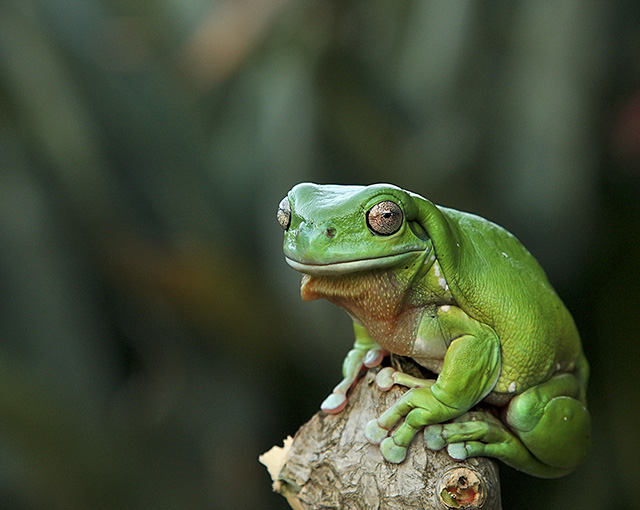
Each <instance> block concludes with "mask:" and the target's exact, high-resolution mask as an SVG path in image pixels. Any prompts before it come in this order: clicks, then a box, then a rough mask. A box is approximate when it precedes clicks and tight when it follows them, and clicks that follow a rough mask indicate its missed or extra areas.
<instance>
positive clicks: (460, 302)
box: [278, 183, 591, 477]
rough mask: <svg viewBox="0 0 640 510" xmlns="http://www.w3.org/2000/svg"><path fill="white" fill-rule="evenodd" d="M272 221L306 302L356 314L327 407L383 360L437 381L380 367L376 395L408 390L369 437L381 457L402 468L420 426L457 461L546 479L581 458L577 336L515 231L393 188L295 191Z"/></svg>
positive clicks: (582, 378)
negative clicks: (393, 358)
mask: <svg viewBox="0 0 640 510" xmlns="http://www.w3.org/2000/svg"><path fill="white" fill-rule="evenodd" d="M278 221H279V223H280V225H282V227H283V228H284V231H285V234H284V255H285V258H286V261H287V263H288V264H289V265H290V266H291V267H293V268H294V269H296V270H297V271H300V272H301V273H304V277H303V279H302V288H301V293H302V298H303V299H304V300H312V299H317V298H325V299H327V300H329V301H330V302H332V303H335V304H336V305H338V306H340V307H342V308H344V309H345V310H346V311H347V312H348V313H349V315H350V316H351V317H352V319H353V328H354V331H355V344H354V346H353V349H352V350H351V351H350V352H349V353H348V354H347V356H346V358H345V360H344V364H343V377H344V378H343V380H342V381H341V382H340V383H339V384H338V385H337V386H336V387H335V389H334V390H333V393H332V394H331V395H329V397H327V399H326V400H325V401H324V402H323V404H322V409H323V410H324V411H326V412H328V413H338V412H340V411H341V410H342V409H343V408H344V406H345V405H346V403H347V396H346V395H347V392H348V390H349V388H350V387H351V386H352V385H353V384H354V382H355V381H356V379H357V378H358V376H359V374H360V372H361V370H363V369H366V368H368V367H374V366H377V365H379V364H380V363H381V361H382V360H383V358H384V356H385V355H387V354H388V353H390V352H391V353H395V354H398V355H402V356H409V357H411V358H413V359H414V360H415V361H416V362H417V363H419V364H420V365H421V366H423V367H425V368H426V369H428V370H429V371H431V372H433V374H434V375H436V378H435V379H419V378H415V377H412V376H409V375H408V374H403V373H402V372H398V371H395V370H393V369H392V368H391V367H387V368H383V369H382V370H381V371H380V372H379V373H378V376H377V383H378V386H379V387H380V388H381V389H382V390H385V389H389V388H390V387H391V386H393V385H394V384H399V385H403V386H407V387H409V388H411V389H410V390H409V391H407V392H406V393H405V394H404V395H403V396H402V397H401V398H400V399H399V400H398V401H397V402H396V403H395V404H394V405H393V406H391V408H389V409H388V410H386V411H385V412H384V413H383V414H382V415H380V417H378V418H377V419H376V420H372V421H371V422H369V424H368V425H367V427H366V430H365V431H364V434H365V436H366V437H367V439H368V440H369V441H370V442H371V443H373V444H379V445H380V450H381V452H382V455H383V456H384V458H385V459H386V460H387V461H389V462H395V463H399V462H402V461H403V460H404V458H405V456H406V452H407V446H408V445H409V444H410V443H411V441H412V439H413V438H414V436H415V435H416V434H417V433H418V432H419V431H420V430H422V429H423V428H424V435H425V440H426V444H427V446H428V447H429V448H431V449H434V450H439V449H442V448H444V447H446V448H447V451H448V453H449V455H450V456H451V457H452V458H454V459H458V460H463V459H466V458H468V457H474V456H488V457H496V458H498V459H501V460H502V461H503V462H505V463H506V464H508V465H510V466H512V467H514V468H516V469H519V470H521V471H524V472H526V473H529V474H531V475H535V476H540V477H557V476H562V475H565V474H567V473H569V472H570V471H571V470H572V469H574V468H575V466H577V465H578V464H579V463H580V462H582V461H583V460H584V459H585V457H586V455H587V451H588V449H589V442H590V429H591V423H590V422H591V420H590V416H589V412H588V411H587V409H586V407H585V404H586V394H585V393H586V386H587V378H588V373H589V367H588V364H587V361H586V359H585V357H584V354H583V351H582V347H581V343H580V337H579V335H578V331H577V329H576V325H575V323H574V321H573V319H572V317H571V315H570V314H569V312H568V310H567V308H566V307H565V305H564V304H563V302H562V301H561V300H560V298H559V297H558V295H557V294H556V292H555V291H554V289H553V288H552V287H551V285H550V283H549V281H548V279H547V277H546V275H545V273H544V271H543V270H542V268H541V267H540V265H539V264H538V262H536V260H535V259H534V258H533V256H532V255H531V254H530V253H529V252H528V251H527V250H526V249H525V248H524V247H523V246H522V244H520V242H519V241H518V240H517V239H516V238H515V237H514V236H513V235H512V234H510V233H509V232H507V231H506V230H505V229H503V228H502V227H499V226H498V225H496V224H494V223H491V222H490V221H488V220H486V219H484V218H480V217H478V216H475V215H472V214H468V213H464V212H460V211H456V210H454V209H448V208H445V207H440V206H437V205H434V204H433V203H431V202H430V201H429V200H427V199H425V198H423V197H421V196H419V195H417V194H415V193H411V192H408V191H404V190H402V189H400V188H398V187H396V186H392V185H388V184H375V185H372V186H337V185H317V184H310V183H303V184H298V185H297V186H295V187H294V188H293V189H292V190H291V191H290V192H289V193H288V195H287V197H286V198H284V199H283V200H282V201H281V202H280V206H279V208H278ZM477 404H482V405H480V406H479V407H477V408H475V409H474V406H476V405H477ZM484 404H487V405H484Z"/></svg>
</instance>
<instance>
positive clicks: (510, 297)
mask: <svg viewBox="0 0 640 510" xmlns="http://www.w3.org/2000/svg"><path fill="white" fill-rule="evenodd" d="M439 209H440V211H441V212H442V214H443V215H444V217H445V218H446V221H447V222H448V223H449V227H450V228H451V231H452V233H453V234H454V235H453V236H451V241H452V242H450V243H449V245H448V246H445V247H443V248H442V250H441V252H442V253H439V252H438V243H437V240H434V244H435V247H436V248H435V249H436V255H437V257H438V260H440V263H441V265H442V268H443V272H444V274H445V278H446V279H447V281H448V282H449V286H450V288H451V290H452V292H453V295H454V298H455V299H456V301H457V302H458V304H459V306H461V307H462V308H463V309H464V310H465V311H466V312H467V313H468V314H469V315H471V316H472V317H474V318H476V319H478V320H480V321H482V322H483V323H485V324H487V325H489V326H491V327H492V328H493V329H494V330H495V331H496V333H497V334H498V336H499V338H500V342H501V345H502V375H501V377H500V380H499V381H498V385H497V386H496V391H498V392H507V391H509V392H513V391H514V388H515V391H517V392H520V391H523V390H524V389H526V388H527V387H530V386H531V385H534V384H537V383H539V382H541V381H544V380H546V379H548V378H549V377H551V375H553V374H554V373H556V372H558V371H574V370H576V365H581V364H582V363H583V362H584V356H583V354H582V347H581V344H580V337H579V334H578V331H577V328H576V326H575V323H574V321H573V318H572V317H571V314H570V313H569V311H568V310H567V308H566V306H565V305H564V303H563V302H562V301H561V299H560V298H559V297H558V295H557V294H556V292H555V290H554V289H553V287H552V286H551V284H550V283H549V280H548V278H547V276H546V274H545V272H544V270H543V269H542V267H541V266H540V264H539V263H538V262H537V261H536V260H535V258H534V257H533V256H532V255H531V253H529V251H528V250H527V249H526V248H525V247H524V246H523V245H522V244H521V243H520V241H518V239H517V238H516V237H515V236H514V235H513V234H511V233H510V232H508V231H507V230H505V229H504V228H502V227H500V226H499V225H496V224H495V223H492V222H490V221H488V220H486V219H484V218H481V217H479V216H475V215H473V214H469V213H464V212H461V211H457V210H455V209H448V208H444V207H439ZM442 259H445V260H442ZM514 383H515V386H514Z"/></svg>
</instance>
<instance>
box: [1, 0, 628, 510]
mask: <svg viewBox="0 0 640 510" xmlns="http://www.w3.org/2000/svg"><path fill="white" fill-rule="evenodd" d="M301 181H317V182H327V183H372V182H379V181H383V182H385V181H386V182H393V183H395V184H397V185H399V186H401V187H404V188H407V189H410V190H412V191H415V192H418V193H420V194H423V195H425V196H427V197H429V198H431V199H432V200H433V201H435V202H436V203H440V204H443V205H447V206H451V207H455V208H458V209H463V210H468V211H472V212H475V213H478V214H481V215H483V216H486V217H488V218H490V219H492V220H494V221H496V222H498V223H500V224H502V225H504V226H505V227H507V228H508V229H509V230H511V231H512V232H514V233H515V234H516V235H517V236H518V237H519V238H520V239H521V240H522V241H523V243H524V244H525V245H526V246H527V247H528V248H529V249H530V250H531V251H532V252H533V253H534V255H536V256H537V257H538V258H539V260H540V261H541V262H542V264H543V266H544V267H545V268H546V269H547V271H548V273H549V277H550V279H551V281H552V282H553V283H554V285H555V286H556V288H557V290H558V291H559V293H560V295H561V296H562V297H563V298H564V299H565V301H566V302H567V304H568V306H569V308H570V309H571V310H572V312H573V313H574V316H575V318H576V321H577V323H578V325H579V328H580V330H581V332H582V335H583V342H584V348H585V351H586V353H587V356H588V358H589V360H590V362H591V365H592V379H591V384H590V389H589V390H590V393H589V395H590V408H591V410H592V414H593V421H594V448H593V452H592V455H591V457H590V459H589V460H588V462H587V463H586V464H584V465H583V466H581V467H580V468H579V469H577V470H576V472H575V473H574V474H572V475H571V476H569V477H567V478H564V479H561V480H552V481H547V480H537V479H533V478H530V477H527V476H524V475H520V474H519V473H516V472H514V471H512V470H510V469H508V468H506V467H504V466H502V468H501V472H502V486H503V501H504V507H505V509H507V508H519V509H520V510H523V509H533V508H535V509H539V508H545V509H568V508H576V509H577V508H580V509H584V508H594V509H618V508H638V506H637V497H635V496H634V494H635V483H637V482H636V477H637V475H638V474H640V460H639V455H640V448H639V443H640V441H639V439H638V429H639V425H640V406H639V400H640V392H639V391H638V386H639V385H638V382H637V379H638V366H639V364H640V363H639V362H640V359H639V358H640V356H639V354H640V346H639V342H638V330H639V329H640V312H639V304H640V303H639V301H640V299H639V293H638V282H639V279H640V278H639V276H640V274H639V273H640V270H639V267H640V245H639V244H638V231H639V227H640V200H639V199H640V195H639V190H640V10H638V9H637V4H636V3H634V2H618V1H613V2H607V3H605V2H589V1H579V0H574V1H563V2H503V1H498V2H491V3H489V2H472V1H457V2H432V1H421V0H400V1H395V2H389V1H386V2H385V1H379V0H369V1H353V2H343V1H338V0H335V1H327V0H318V1H313V2H309V1H297V2H295V1H286V0H235V1H231V0H228V1H216V0H126V1H125V0H102V1H99V0H2V1H1V2H0V285H1V287H0V301H1V306H0V334H1V343H0V508H2V509H20V510H22V509H65V510H66V509H72V510H73V509H102V508H104V509H129V508H131V509H152V508H153V509H165V508H166V509H205V508H206V509H209V508H210V509H235V508H238V509H247V508H253V509H266V510H269V509H285V508H288V507H287V505H286V503H285V500H284V499H283V498H281V497H280V496H277V495H275V494H272V493H271V491H270V480H269V477H268V475H267V472H266V470H265V469H264V468H263V467H262V466H261V465H260V464H258V462H257V457H258V455H259V454H260V453H262V452H264V451H265V450H267V449H269V448H270V447H271V446H272V445H273V444H276V443H278V444H279V443H280V441H281V440H282V439H283V438H284V437H285V436H286V435H288V434H292V433H294V432H295V431H296V430H297V428H298V427H299V426H300V425H301V424H302V423H304V422H305V421H306V420H307V419H308V418H310V417H311V415H312V414H313V413H315V412H316V410H317V409H318V405H319V403H320V402H321V401H322V399H323V398H324V397H325V396H326V394H327V393H328V392H329V391H330V390H331V388H332V387H333V385H334V384H335V383H336V382H337V381H338V379H339V376H340V364H341V360H342V358H343V356H344V354H345V353H346V351H347V350H348V348H349V347H350V345H351V342H352V338H351V328H350V324H349V319H348V317H347V315H346V314H344V313H343V312H342V311H340V310H339V309H337V308H335V307H332V306H331V305H330V304H328V303H325V302H314V303H302V302H301V301H300V298H299V280H300V277H299V275H297V274H295V272H294V271H293V270H291V269H289V268H288V267H287V266H286V264H285V263H284V261H283V259H282V255H281V238H282V231H281V229H280V227H279V226H278V224H277V222H276V220H275V211H276V207H277V204H278V202H279V201H280V199H281V198H282V197H283V196H284V195H285V194H286V192H287V190H288V189H289V188H291V187H292V186H293V185H294V184H296V183H298V182H301Z"/></svg>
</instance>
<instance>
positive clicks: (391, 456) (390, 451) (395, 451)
mask: <svg viewBox="0 0 640 510" xmlns="http://www.w3.org/2000/svg"><path fill="white" fill-rule="evenodd" d="M380 451H381V452H382V456H383V457H384V458H385V459H387V460H388V461H389V462H392V463H394V464H400V463H401V462H402V461H403V460H404V459H405V457H406V456H407V447H406V446H398V445H397V444H396V443H394V441H393V438H392V437H388V438H387V439H385V440H384V441H382V443H380Z"/></svg>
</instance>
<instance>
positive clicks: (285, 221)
mask: <svg viewBox="0 0 640 510" xmlns="http://www.w3.org/2000/svg"><path fill="white" fill-rule="evenodd" d="M278 223H280V226H281V227H282V228H283V229H285V230H287V229H288V228H289V225H290V224H291V206H290V205H289V199H288V198H287V197H284V198H283V199H282V200H281V201H280V203H279V204H278Z"/></svg>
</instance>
